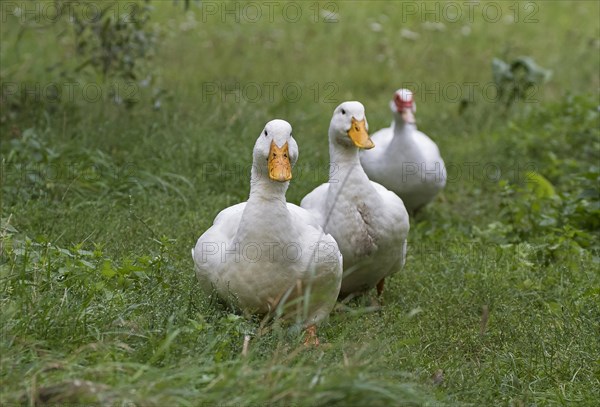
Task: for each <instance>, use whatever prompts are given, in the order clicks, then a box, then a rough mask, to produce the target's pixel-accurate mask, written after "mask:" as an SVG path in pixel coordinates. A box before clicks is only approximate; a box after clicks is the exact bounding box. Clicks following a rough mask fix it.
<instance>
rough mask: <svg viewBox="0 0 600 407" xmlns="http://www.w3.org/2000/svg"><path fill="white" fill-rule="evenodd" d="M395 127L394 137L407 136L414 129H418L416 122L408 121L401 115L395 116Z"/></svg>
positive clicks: (393, 125)
mask: <svg viewBox="0 0 600 407" xmlns="http://www.w3.org/2000/svg"><path fill="white" fill-rule="evenodd" d="M392 128H393V129H394V139H396V138H398V137H404V138H407V137H408V136H409V135H410V134H411V133H412V132H413V131H415V130H417V125H416V123H406V122H405V121H404V120H402V118H401V117H394V121H393V122H392Z"/></svg>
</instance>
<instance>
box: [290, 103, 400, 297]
mask: <svg viewBox="0 0 600 407" xmlns="http://www.w3.org/2000/svg"><path fill="white" fill-rule="evenodd" d="M367 130H368V124H367V119H366V116H365V108H364V106H363V105H362V104H361V103H359V102H344V103H342V104H341V105H339V106H338V107H337V108H336V109H335V111H334V112H333V117H332V119H331V123H330V126H329V158H330V174H329V182H328V183H326V184H323V185H321V186H319V187H317V188H316V189H315V190H313V191H312V192H311V193H309V194H308V195H306V196H305V197H304V199H302V202H301V204H300V205H301V206H302V207H303V208H306V209H307V210H309V211H310V212H311V213H313V214H315V216H316V217H317V219H318V221H319V222H320V224H321V225H322V226H323V228H324V229H325V232H326V233H330V234H331V235H332V236H333V237H334V238H335V240H336V241H337V243H338V245H339V248H340V250H341V252H342V255H343V256H344V277H343V280H342V288H341V291H340V296H341V297H346V296H348V295H351V294H360V293H364V292H366V291H367V290H369V289H371V288H373V287H377V293H378V295H381V293H382V291H383V285H384V280H385V278H386V277H387V276H389V275H390V274H392V273H394V272H396V271H398V270H400V268H401V267H402V266H403V265H404V261H405V258H406V238H407V236H408V230H409V222H408V214H407V212H406V209H405V208H404V204H403V203H402V200H401V199H400V198H398V196H397V195H396V194H395V193H393V192H391V191H388V190H387V189H385V188H384V187H383V186H381V185H379V184H377V183H375V182H372V181H369V178H368V177H367V174H365V172H364V171H363V168H362V166H361V165H360V161H359V157H358V150H359V149H369V148H373V141H371V138H370V137H369V134H368V132H367Z"/></svg>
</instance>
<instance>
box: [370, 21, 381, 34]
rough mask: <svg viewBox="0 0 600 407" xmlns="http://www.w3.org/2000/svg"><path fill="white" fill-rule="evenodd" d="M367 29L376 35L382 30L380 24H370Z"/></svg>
mask: <svg viewBox="0 0 600 407" xmlns="http://www.w3.org/2000/svg"><path fill="white" fill-rule="evenodd" d="M369 27H371V31H374V32H376V33H378V32H380V31H381V30H383V27H382V26H381V24H379V23H371V24H370V25H369Z"/></svg>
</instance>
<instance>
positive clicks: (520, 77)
mask: <svg viewBox="0 0 600 407" xmlns="http://www.w3.org/2000/svg"><path fill="white" fill-rule="evenodd" d="M492 73H493V77H494V82H495V83H496V86H497V88H498V98H499V99H500V100H501V101H503V102H504V104H505V106H506V107H509V106H510V105H512V104H513V103H514V102H516V101H519V100H525V99H526V98H527V97H528V96H529V93H528V92H529V90H530V89H531V88H533V87H535V86H540V85H542V84H543V83H545V82H547V81H548V80H549V79H550V77H551V76H552V72H551V71H549V70H547V69H544V68H542V67H541V66H539V65H538V64H536V63H535V61H534V60H533V58H531V57H519V58H516V59H515V60H513V61H512V62H511V63H507V62H504V61H503V60H501V59H498V58H494V59H493V60H492Z"/></svg>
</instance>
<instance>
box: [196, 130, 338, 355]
mask: <svg viewBox="0 0 600 407" xmlns="http://www.w3.org/2000/svg"><path fill="white" fill-rule="evenodd" d="M253 157H254V158H253V164H252V174H251V183H250V197H249V198H248V201H247V202H244V203H240V204H237V205H234V206H231V207H229V208H226V209H224V210H223V211H221V212H220V213H219V214H218V215H217V217H216V219H215V221H214V223H213V225H212V227H210V228H209V229H208V230H207V231H206V232H205V233H204V234H203V235H202V236H200V238H199V239H198V242H197V243H196V247H195V249H192V257H193V258H194V263H195V266H196V276H197V277H198V280H199V282H200V285H201V287H202V288H203V290H204V291H205V292H206V293H208V294H210V293H212V292H213V291H216V293H217V294H218V296H219V297H220V298H221V299H222V300H223V301H225V302H226V303H228V304H230V305H233V306H234V307H237V308H239V309H241V310H243V311H244V312H247V313H257V314H275V313H279V312H281V313H282V315H283V317H286V318H296V320H298V321H299V322H301V323H302V324H303V325H304V326H305V327H306V328H307V333H308V335H307V337H306V343H307V344H315V345H318V343H319V340H318V338H317V336H316V324H317V323H318V322H320V321H321V320H322V319H323V318H325V317H326V316H327V315H328V314H329V313H330V311H331V310H332V309H333V307H334V305H335V301H336V299H337V296H338V293H339V291H340V284H341V279H342V256H341V254H340V251H339V249H338V245H337V243H336V242H335V240H334V239H333V238H332V237H331V236H330V235H328V234H325V233H324V232H323V229H322V228H321V226H320V225H319V224H318V223H317V222H316V220H315V219H314V218H313V217H312V215H310V214H309V213H308V212H307V211H306V210H304V209H302V208H300V207H299V206H296V205H293V204H289V203H287V202H286V199H285V193H286V191H287V189H288V186H289V181H290V179H291V178H292V168H293V166H294V164H295V163H296V160H297V159H298V145H297V144H296V141H295V140H294V138H293V137H292V127H291V126H290V124H289V123H288V122H286V121H284V120H272V121H270V122H269V123H267V125H266V126H265V128H264V129H263V131H262V132H261V134H260V136H259V137H258V139H257V140H256V144H255V145H254V152H253Z"/></svg>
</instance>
